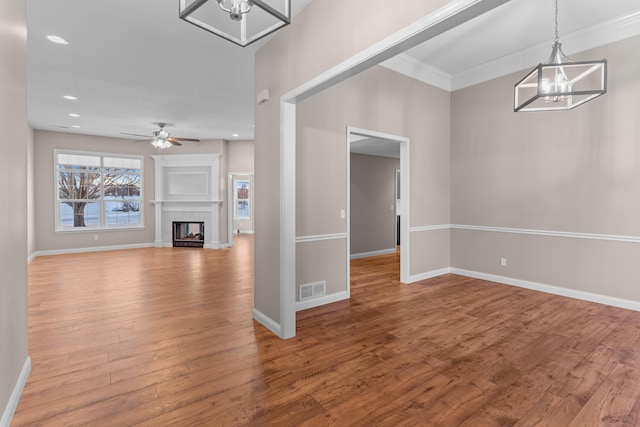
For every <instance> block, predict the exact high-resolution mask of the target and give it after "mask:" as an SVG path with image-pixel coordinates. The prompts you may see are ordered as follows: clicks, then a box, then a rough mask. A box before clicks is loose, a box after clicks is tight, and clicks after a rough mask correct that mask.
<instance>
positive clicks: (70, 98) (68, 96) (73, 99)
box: [63, 95, 78, 101]
mask: <svg viewBox="0 0 640 427" xmlns="http://www.w3.org/2000/svg"><path fill="white" fill-rule="evenodd" d="M63 98H64V99H69V100H71V101H75V100H76V99H78V98H76V97H75V96H71V95H65V96H63Z"/></svg>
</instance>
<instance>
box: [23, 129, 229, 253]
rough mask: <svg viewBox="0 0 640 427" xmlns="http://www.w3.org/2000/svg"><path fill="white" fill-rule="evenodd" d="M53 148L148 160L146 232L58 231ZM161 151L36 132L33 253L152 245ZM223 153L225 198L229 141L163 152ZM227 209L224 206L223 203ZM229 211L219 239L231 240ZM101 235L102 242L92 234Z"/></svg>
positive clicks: (222, 215) (100, 139) (223, 212)
mask: <svg viewBox="0 0 640 427" xmlns="http://www.w3.org/2000/svg"><path fill="white" fill-rule="evenodd" d="M54 149H71V150H82V151H95V152H103V153H116V154H135V155H143V156H144V166H145V173H144V207H145V212H144V222H145V227H144V229H143V230H121V231H120V230H118V231H91V232H73V233H58V234H56V233H54V229H55V227H54V222H55V215H54V208H55V203H54V196H55V194H54V192H53V189H54V188H55V184H54V172H53V166H54V164H53V161H54V159H53V151H54ZM158 153H159V151H158V150H157V149H155V148H153V147H152V146H151V145H150V144H145V143H136V142H134V141H132V140H128V139H120V138H108V137H100V136H92V135H82V134H72V133H65V132H50V131H42V130H38V131H36V132H35V149H34V165H35V175H34V186H35V202H34V203H35V208H36V209H35V215H34V221H35V233H34V235H35V250H36V251H65V250H72V249H82V248H85V249H86V248H100V247H107V246H123V245H141V244H142V245H144V244H148V245H151V244H153V241H154V230H155V228H154V227H155V218H154V208H153V205H152V204H151V202H150V201H151V200H153V199H154V198H155V194H154V185H155V177H154V162H153V159H152V158H151V157H149V156H150V155H152V154H158ZM197 153H221V154H222V155H223V160H222V163H221V183H220V185H221V192H220V194H221V195H222V197H223V200H225V199H226V195H227V190H226V168H227V166H226V162H225V159H226V158H227V157H228V153H227V143H226V141H223V140H209V141H201V142H198V143H185V144H183V145H182V147H180V148H179V149H175V150H173V151H162V154H197ZM223 207H226V203H223ZM226 218H227V215H226V208H223V209H222V210H221V212H220V233H221V235H220V241H221V243H226V242H227V222H226V221H227V220H226ZM95 235H97V236H98V240H95V239H94V236H95Z"/></svg>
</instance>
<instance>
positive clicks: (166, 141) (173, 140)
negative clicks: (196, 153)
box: [122, 123, 200, 150]
mask: <svg viewBox="0 0 640 427" xmlns="http://www.w3.org/2000/svg"><path fill="white" fill-rule="evenodd" d="M153 124H154V125H158V126H160V130H157V131H154V132H153V136H147V135H140V134H137V133H124V132H122V135H128V136H137V137H142V138H145V139H140V140H137V141H136V142H151V145H153V146H154V147H156V148H159V149H161V150H164V149H166V148H169V147H171V146H172V145H175V146H177V147H179V146H181V145H182V144H181V143H180V142H179V141H190V142H200V140H199V139H193V138H178V137H172V136H171V134H170V133H169V132H167V131H166V130H164V127H165V126H166V125H167V124H166V123H153Z"/></svg>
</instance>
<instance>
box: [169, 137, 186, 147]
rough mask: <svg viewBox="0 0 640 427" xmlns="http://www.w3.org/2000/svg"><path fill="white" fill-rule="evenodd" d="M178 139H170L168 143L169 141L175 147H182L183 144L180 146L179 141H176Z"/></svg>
mask: <svg viewBox="0 0 640 427" xmlns="http://www.w3.org/2000/svg"><path fill="white" fill-rule="evenodd" d="M175 139H176V138H168V139H167V141H169V142H170V143H172V144H173V145H175V146H176V147H179V146H181V145H182V144H180V143H179V142H178V141H175Z"/></svg>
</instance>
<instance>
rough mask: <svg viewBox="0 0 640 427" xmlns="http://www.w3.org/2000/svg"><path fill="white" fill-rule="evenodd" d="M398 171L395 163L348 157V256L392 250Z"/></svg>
mask: <svg viewBox="0 0 640 427" xmlns="http://www.w3.org/2000/svg"><path fill="white" fill-rule="evenodd" d="M398 169H400V160H399V159H394V158H392V157H380V156H368V155H364V154H356V153H351V205H350V206H351V211H350V213H351V230H350V231H351V236H350V238H351V240H350V242H351V255H352V256H353V255H357V254H365V253H369V252H375V251H383V250H395V249H396V237H395V236H396V214H395V179H396V170H398ZM391 207H393V209H391Z"/></svg>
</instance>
